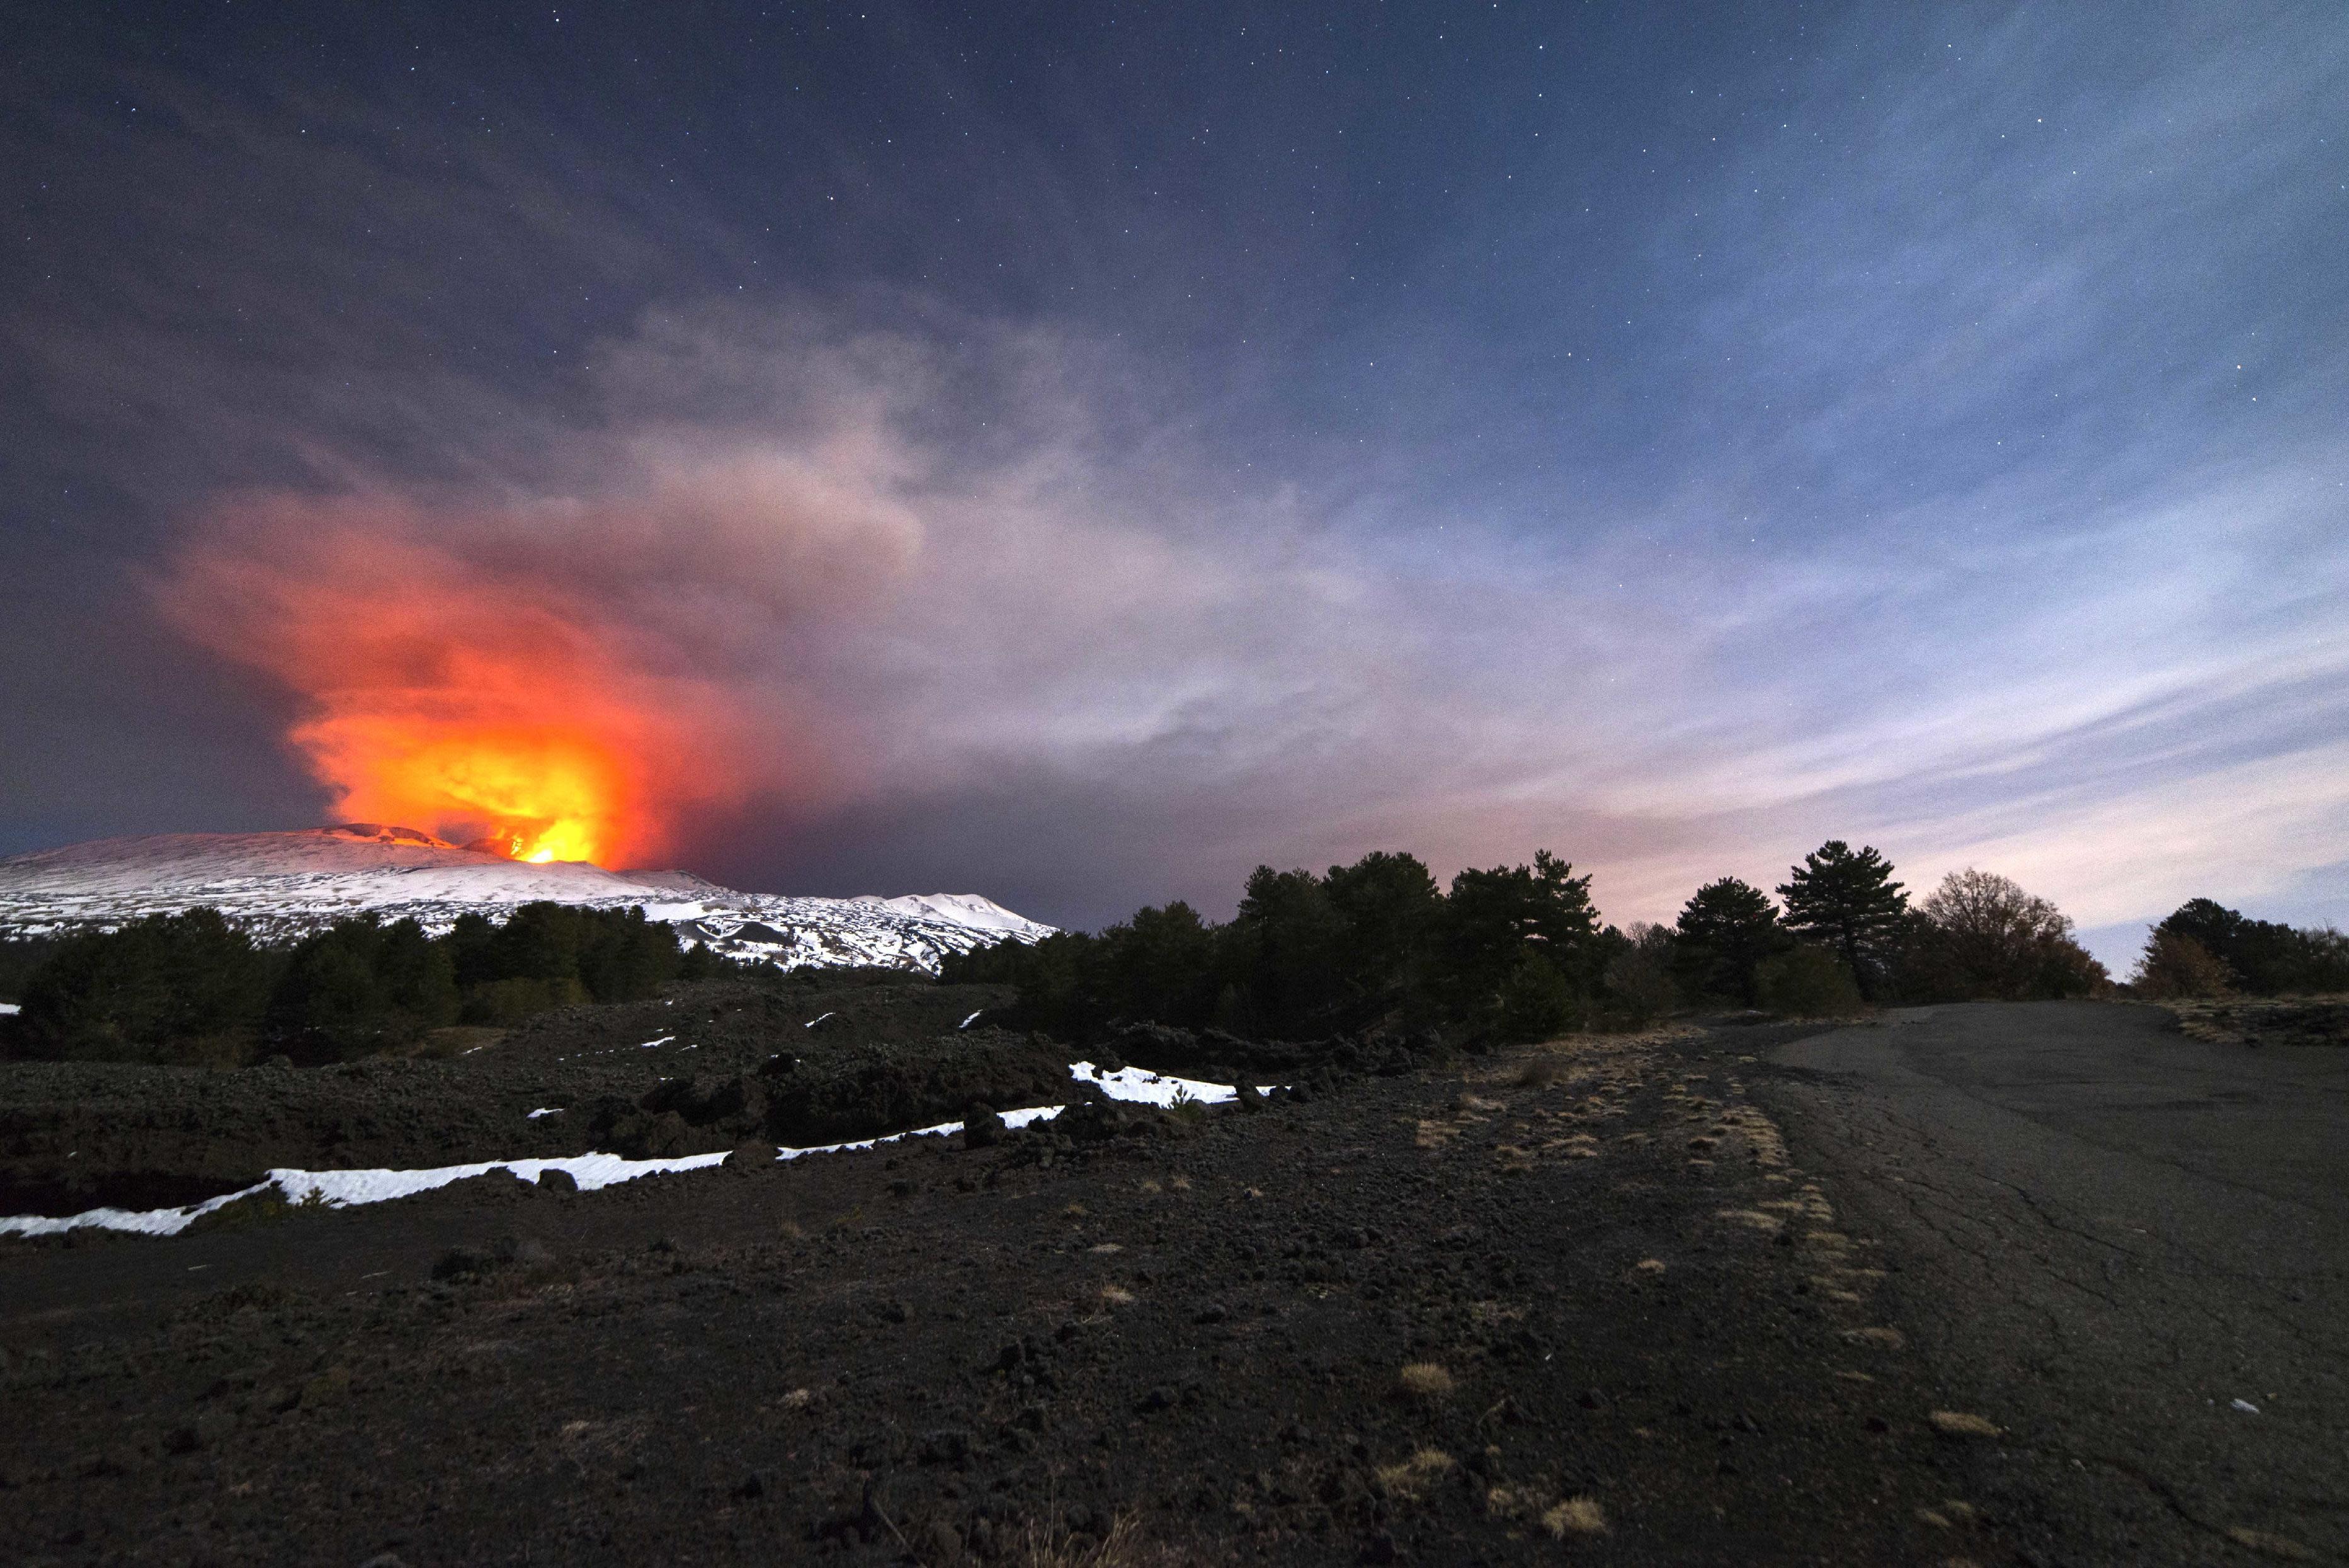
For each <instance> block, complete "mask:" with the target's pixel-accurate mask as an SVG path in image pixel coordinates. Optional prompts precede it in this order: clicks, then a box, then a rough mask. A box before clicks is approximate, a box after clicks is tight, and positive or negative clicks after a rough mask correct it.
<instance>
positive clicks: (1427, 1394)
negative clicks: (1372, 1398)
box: [1395, 1361, 1454, 1401]
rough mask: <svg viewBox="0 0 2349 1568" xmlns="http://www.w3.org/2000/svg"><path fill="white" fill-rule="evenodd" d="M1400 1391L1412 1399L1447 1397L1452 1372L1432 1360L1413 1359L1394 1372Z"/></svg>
mask: <svg viewBox="0 0 2349 1568" xmlns="http://www.w3.org/2000/svg"><path fill="white" fill-rule="evenodd" d="M1395 1381H1396V1382H1398V1383H1400V1384H1402V1391H1403V1392H1404V1393H1406V1394H1408V1395H1410V1396H1411V1397H1412V1398H1414V1399H1426V1400H1430V1401H1433V1400H1436V1399H1448V1398H1451V1397H1452V1390H1453V1387H1454V1384H1453V1381H1452V1374H1451V1373H1449V1372H1447V1371H1445V1370H1444V1368H1443V1367H1439V1366H1437V1365H1436V1364H1435V1363H1434V1362H1433V1361H1414V1362H1412V1363H1411V1364H1410V1365H1409V1366H1407V1367H1404V1368H1403V1369H1402V1371H1400V1372H1398V1373H1396V1374H1395Z"/></svg>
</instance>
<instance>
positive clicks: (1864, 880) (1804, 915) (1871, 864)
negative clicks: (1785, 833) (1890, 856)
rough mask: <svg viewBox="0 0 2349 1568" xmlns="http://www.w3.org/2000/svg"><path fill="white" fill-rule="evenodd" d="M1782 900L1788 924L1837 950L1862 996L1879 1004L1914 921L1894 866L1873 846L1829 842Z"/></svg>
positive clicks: (1785, 886) (1784, 886)
mask: <svg viewBox="0 0 2349 1568" xmlns="http://www.w3.org/2000/svg"><path fill="white" fill-rule="evenodd" d="M1778 896H1779V897H1780V898H1783V899H1785V901H1786V924H1787V925H1788V926H1789V927H1790V928H1791V929H1793V930H1795V931H1796V932H1799V933H1801V934H1804V935H1806V936H1810V937H1813V938H1816V940H1817V941H1819V942H1820V943H1822V944H1825V945H1826V946H1828V947H1831V948H1833V949H1834V950H1835V952H1836V953H1837V954H1838V955H1839V956H1840V957H1841V958H1842V959H1843V961H1844V963H1845V964H1846V965H1848V966H1849V967H1850V969H1851V973H1852V977H1853V978H1854V979H1855V980H1857V981H1858V983H1859V991H1860V995H1862V996H1864V997H1866V998H1867V999H1868V1001H1871V1002H1873V1001H1875V1000H1876V997H1877V993H1878V986H1879V982H1880V979H1881V976H1882V975H1883V974H1884V972H1885V970H1886V969H1887V967H1888V966H1889V964H1890V961H1891V958H1892V956H1893V954H1894V952H1895V950H1896V949H1897V947H1898V946H1899V939H1900V934H1901V932H1902V930H1903V929H1904V927H1905V926H1906V925H1907V923H1908V914H1909V895H1908V894H1907V893H1906V892H1902V891H1901V886H1900V884H1899V882H1894V881H1893V880H1892V863H1891V862H1890V861H1887V860H1886V859H1885V858H1884V857H1883V856H1882V855H1880V854H1878V853H1877V852H1876V851H1875V850H1874V849H1873V848H1872V847H1866V846H1863V847H1862V848H1861V849H1860V850H1859V851H1858V852H1857V853H1854V852H1853V851H1852V847H1851V846H1850V845H1849V844H1847V843H1845V842H1844V841H1842V840H1841V839H1829V840H1828V841H1826V843H1824V844H1821V845H1820V846H1819V847H1818V848H1817V849H1816V850H1815V851H1812V852H1811V853H1809V854H1807V855H1805V856H1804V857H1803V863H1802V864H1801V865H1799V866H1795V867H1794V868H1792V880H1790V881H1788V882H1782V883H1780V884H1779V886H1778Z"/></svg>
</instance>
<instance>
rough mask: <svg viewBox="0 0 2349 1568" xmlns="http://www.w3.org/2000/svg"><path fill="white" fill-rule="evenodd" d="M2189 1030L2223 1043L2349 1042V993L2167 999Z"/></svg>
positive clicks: (2299, 1044)
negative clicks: (2342, 994) (2185, 999)
mask: <svg viewBox="0 0 2349 1568" xmlns="http://www.w3.org/2000/svg"><path fill="white" fill-rule="evenodd" d="M2162 1006H2165V1007H2167V1008H2168V1010H2169V1011H2170V1012H2171V1013H2172V1014H2174V1015H2176V1016H2177V1018H2178V1027H2179V1028H2180V1029H2182V1030H2183V1031H2184V1032H2185V1033H2186V1034H2188V1035H2189V1036H2191V1037H2193V1038H2195V1039H2198V1040H2208V1041H2209V1042H2210V1043H2211V1044H2213V1045H2221V1046H2349V996H2221V997H2212V998H2208V999H2202V1000H2194V1001H2177V1002H2165V1003H2163V1004H2162Z"/></svg>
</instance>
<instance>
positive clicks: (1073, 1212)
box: [1061, 1203, 1085, 1220]
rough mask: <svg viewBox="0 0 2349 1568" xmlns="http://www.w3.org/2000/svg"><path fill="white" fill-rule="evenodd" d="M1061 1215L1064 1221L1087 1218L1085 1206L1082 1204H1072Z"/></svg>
mask: <svg viewBox="0 0 2349 1568" xmlns="http://www.w3.org/2000/svg"><path fill="white" fill-rule="evenodd" d="M1061 1216H1062V1217H1063V1218H1064V1219H1071V1220H1081V1219H1083V1218H1084V1217H1085V1206H1084V1205H1083V1204H1082V1203H1071V1204H1070V1205H1069V1206H1068V1207H1067V1208H1065V1209H1063V1210H1061Z"/></svg>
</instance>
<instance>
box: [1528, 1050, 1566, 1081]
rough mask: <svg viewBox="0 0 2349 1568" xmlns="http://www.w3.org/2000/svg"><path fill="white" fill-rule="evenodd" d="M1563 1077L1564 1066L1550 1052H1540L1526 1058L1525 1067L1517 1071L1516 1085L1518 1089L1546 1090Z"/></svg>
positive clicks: (1564, 1072)
mask: <svg viewBox="0 0 2349 1568" xmlns="http://www.w3.org/2000/svg"><path fill="white" fill-rule="evenodd" d="M1565 1076H1566V1064H1565V1063H1564V1062H1561V1061H1559V1060H1558V1059H1557V1057H1556V1056H1555V1055H1554V1054H1552V1053H1551V1052H1548V1051H1542V1052H1540V1053H1538V1054H1537V1055H1535V1056H1530V1057H1526V1065H1525V1066H1523V1067H1521V1068H1518V1069H1517V1078H1516V1084H1517V1087H1518V1088H1549V1086H1550V1085H1552V1084H1554V1083H1556V1082H1557V1080H1558V1079H1560V1078H1564V1077H1565Z"/></svg>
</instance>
